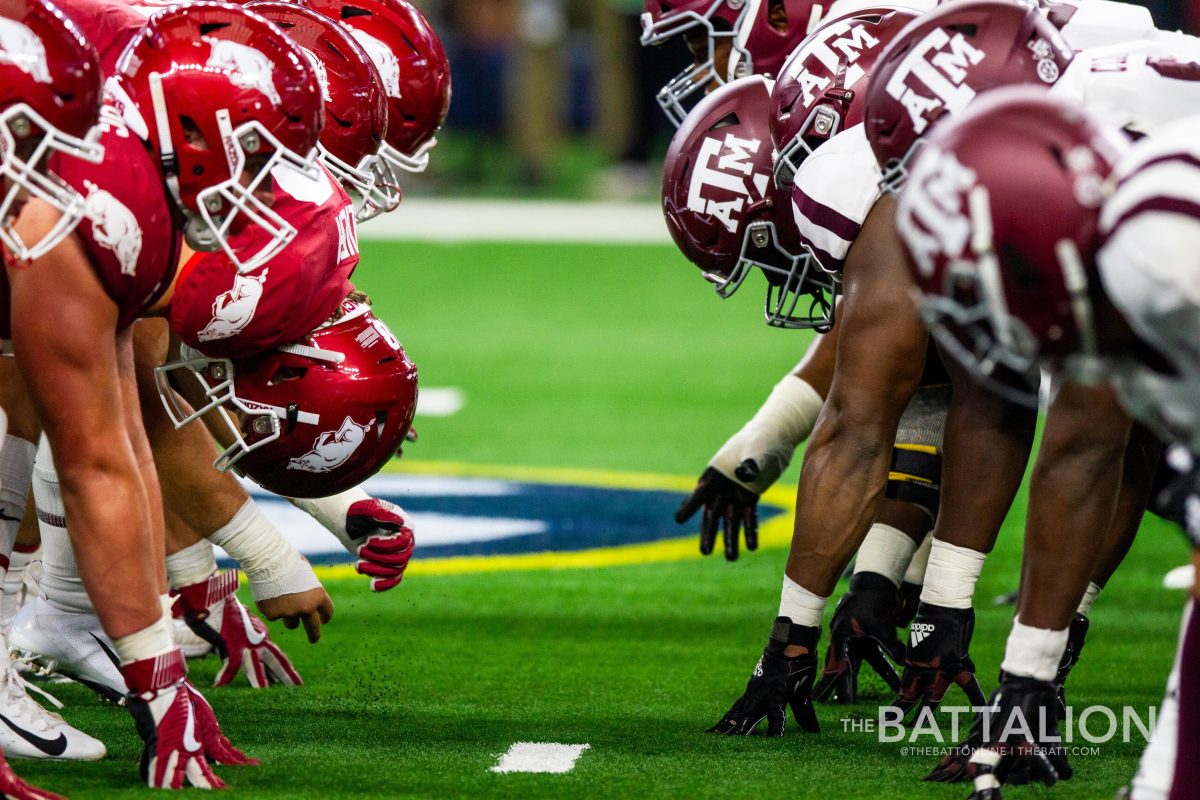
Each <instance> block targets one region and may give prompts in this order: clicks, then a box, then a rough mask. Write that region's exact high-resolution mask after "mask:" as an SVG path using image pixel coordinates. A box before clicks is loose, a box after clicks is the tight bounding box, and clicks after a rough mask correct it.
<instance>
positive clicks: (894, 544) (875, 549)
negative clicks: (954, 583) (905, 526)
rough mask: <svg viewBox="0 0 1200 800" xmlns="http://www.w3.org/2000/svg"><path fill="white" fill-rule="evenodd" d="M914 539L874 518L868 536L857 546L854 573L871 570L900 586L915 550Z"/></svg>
mask: <svg viewBox="0 0 1200 800" xmlns="http://www.w3.org/2000/svg"><path fill="white" fill-rule="evenodd" d="M916 549H917V543H916V542H914V541H913V540H912V539H911V538H909V536H908V534H907V533H905V532H904V531H902V530H900V529H899V528H893V527H892V526H891V525H884V524H883V523H882V522H876V523H875V524H874V525H872V526H871V530H869V531H867V538H866V539H864V540H863V543H862V546H861V547H859V548H858V558H857V559H856V560H855V562H854V574H855V575H857V574H858V573H860V572H874V573H876V574H878V575H882V576H883V577H885V578H887V579H888V580H889V581H891V582H892V583H894V584H895V585H896V587H897V588H899V587H900V580H901V579H902V578H903V577H904V572H905V570H907V569H908V562H909V561H910V560H912V556H913V553H914V552H916Z"/></svg>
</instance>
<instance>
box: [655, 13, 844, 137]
mask: <svg viewBox="0 0 1200 800" xmlns="http://www.w3.org/2000/svg"><path fill="white" fill-rule="evenodd" d="M825 5H828V4H827V3H820V2H813V0H777V2H771V0H645V11H644V12H643V13H642V45H657V44H662V43H663V42H666V41H668V40H669V39H673V38H675V37H676V36H684V35H688V34H690V33H693V32H696V31H698V32H702V33H703V35H704V37H705V44H704V46H705V47H706V48H707V56H706V57H705V59H704V61H702V62H701V63H699V64H694V65H692V66H689V67H687V68H686V69H684V70H683V71H682V72H680V73H679V74H678V75H676V76H675V77H674V78H672V79H671V80H670V81H669V82H668V83H667V85H666V86H664V87H663V88H662V90H661V91H659V93H658V104H659V106H661V107H662V110H663V112H664V113H666V115H667V118H668V119H670V120H671V123H672V124H673V125H675V127H679V126H680V125H682V124H683V118H684V117H686V116H687V108H686V107H685V103H687V102H688V101H689V100H690V99H691V98H692V97H693V96H694V95H701V94H703V92H704V91H705V90H706V89H707V88H708V87H710V86H712V85H714V84H715V85H718V86H719V85H722V84H725V83H728V82H729V81H732V80H734V79H736V78H742V77H745V76H747V75H766V76H767V77H773V76H774V75H776V74H777V73H778V72H779V68H780V67H781V66H782V65H783V62H784V59H786V58H787V56H788V53H790V52H792V49H793V48H794V47H795V46H796V45H798V44H799V43H800V42H801V40H803V39H804V37H805V35H806V34H807V33H808V32H809V31H811V30H812V29H813V28H814V27H815V26H816V25H817V23H818V22H819V21H820V19H821V11H822V7H823V6H825ZM773 8H777V9H779V10H781V11H782V12H783V14H784V16H785V17H786V20H781V19H778V18H776V19H775V20H772V18H771V12H772V9H773ZM721 39H728V40H729V43H730V52H729V63H728V66H727V67H725V68H724V69H719V68H718V65H717V61H716V50H717V42H718V41H719V40H721Z"/></svg>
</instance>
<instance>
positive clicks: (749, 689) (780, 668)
mask: <svg viewBox="0 0 1200 800" xmlns="http://www.w3.org/2000/svg"><path fill="white" fill-rule="evenodd" d="M789 629H790V630H791V631H792V632H793V635H791V636H789V635H788V634H787V633H786V631H788V630H789ZM777 633H779V635H777ZM819 633H820V630H819V629H818V628H801V627H800V626H796V625H792V624H791V622H790V620H788V619H787V618H786V617H779V618H777V619H776V620H775V627H774V629H773V631H772V636H771V639H770V640H769V642H768V643H767V647H766V649H764V650H763V654H762V656H761V657H760V658H759V659H758V663H757V664H755V665H754V671H753V672H752V673H751V674H750V680H749V681H747V682H746V691H745V692H744V693H743V694H742V696H741V697H739V698H738V699H737V702H735V703H734V704H733V706H732V707H731V708H730V709H729V711H727V712H726V713H725V716H723V717H721V720H720V721H719V722H718V723H717V724H716V725H713V726H712V727H711V728H709V729H708V732H709V733H719V734H723V735H726V736H749V735H750V734H752V733H753V732H754V729H755V728H756V727H758V724H759V723H760V722H762V721H763V720H764V719H765V720H766V721H767V735H768V736H783V731H784V728H785V727H786V724H787V708H788V707H789V706H790V707H791V709H792V716H794V717H795V719H796V724H797V725H799V726H800V727H801V729H803V730H805V731H808V732H809V733H816V732H817V731H819V730H820V729H821V725H820V723H819V722H818V721H817V712H816V711H815V710H814V709H813V704H812V688H813V681H814V680H815V678H816V676H817V654H816V643H817V636H818V635H819ZM797 634H798V635H797ZM800 637H802V638H800ZM789 642H792V643H801V642H802V643H803V644H805V645H806V646H807V647H809V652H807V653H805V654H803V655H800V656H795V657H789V656H786V655H784V652H785V651H786V650H787V648H788V643H789Z"/></svg>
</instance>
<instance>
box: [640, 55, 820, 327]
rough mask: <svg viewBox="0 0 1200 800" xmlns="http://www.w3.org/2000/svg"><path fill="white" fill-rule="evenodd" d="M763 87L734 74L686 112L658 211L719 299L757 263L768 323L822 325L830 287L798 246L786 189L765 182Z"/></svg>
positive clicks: (767, 151)
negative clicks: (763, 279)
mask: <svg viewBox="0 0 1200 800" xmlns="http://www.w3.org/2000/svg"><path fill="white" fill-rule="evenodd" d="M770 91H771V90H770V82H769V81H768V80H767V79H766V78H764V77H762V76H761V75H752V76H750V77H748V78H739V79H738V80H736V81H733V82H732V83H728V84H726V85H725V86H722V87H721V88H720V89H718V90H717V91H715V92H713V93H712V94H710V95H709V96H708V97H706V98H704V100H702V101H701V102H700V105H698V106H696V108H695V109H694V110H693V111H692V113H691V114H689V115H688V117H687V119H686V120H685V121H684V124H683V127H681V128H680V129H679V130H678V131H677V132H676V133H675V138H674V140H673V141H672V142H671V147H670V149H669V150H668V151H667V161H666V164H665V166H664V168H663V184H662V187H663V188H662V192H663V214H664V215H665V217H666V221H667V228H668V229H669V230H670V231H671V237H672V238H673V239H674V240H675V244H676V245H678V246H679V249H680V250H681V251H682V252H683V254H684V255H685V256H687V258H688V260H689V261H691V262H692V263H693V264H695V265H696V266H697V267H699V268H700V269H701V270H703V271H704V277H705V278H706V279H707V280H709V281H710V282H711V283H713V284H715V285H716V289H717V294H719V295H720V296H721V297H729V296H730V295H732V294H733V293H734V292H735V291H737V289H738V287H739V286H741V284H742V281H744V280H745V279H746V276H747V275H748V274H749V273H750V270H751V268H752V267H758V268H759V269H760V270H762V271H763V274H764V275H766V277H767V281H768V287H767V302H766V317H767V322H768V324H770V325H773V326H775V327H781V328H817V329H828V327H829V326H830V325H832V321H833V305H834V301H835V299H836V294H837V289H838V284H837V282H836V281H835V280H834V279H833V278H832V277H831V276H830V275H828V274H826V273H824V272H823V271H822V270H821V269H820V268H819V267H817V266H816V264H815V262H814V261H813V258H812V256H811V254H809V253H807V252H805V251H804V249H803V248H802V247H801V245H800V234H799V232H798V231H797V230H796V222H795V218H794V217H793V216H792V210H791V209H792V207H791V199H790V196H789V193H788V192H787V191H784V190H782V189H780V188H778V187H777V186H776V185H775V184H774V183H773V182H772V180H771V137H770V125H769V124H768V121H767V101H768V99H769V97H770ZM802 299H805V300H806V303H807V305H805V306H801V304H800V301H801V300H802ZM798 307H799V308H801V313H799V314H797V312H796V309H797V308H798Z"/></svg>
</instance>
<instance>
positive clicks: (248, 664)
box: [188, 597, 304, 689]
mask: <svg viewBox="0 0 1200 800" xmlns="http://www.w3.org/2000/svg"><path fill="white" fill-rule="evenodd" d="M221 617H222V619H221V628H220V632H219V633H218V632H217V631H216V630H215V629H214V628H213V627H212V626H211V625H209V624H208V623H207V622H199V623H196V624H195V625H192V624H191V621H190V620H189V623H188V624H189V626H190V627H191V628H192V630H194V631H196V632H197V633H198V634H200V636H202V637H203V638H206V639H207V638H208V637H207V636H205V635H204V634H203V633H201V632H200V630H197V628H198V627H199V626H204V627H207V628H208V630H209V631H211V632H212V633H213V634H215V635H216V636H217V639H216V641H214V642H212V644H213V646H214V647H215V648H216V649H217V653H219V654H220V656H221V662H222V663H221V669H220V671H219V672H217V677H216V678H214V679H213V686H225V685H227V684H229V683H231V682H232V681H233V679H234V678H235V677H237V674H238V672H239V671H241V672H245V673H246V680H247V681H249V683H250V685H251V686H252V687H254V688H255V689H265V688H266V687H268V686H270V685H271V684H273V683H277V684H282V685H284V686H299V685H300V684H302V683H304V681H303V680H301V678H300V673H298V672H296V669H295V668H294V667H293V666H292V662H291V661H290V660H289V659H288V657H287V655H286V654H285V653H284V652H283V651H282V650H280V649H279V647H278V645H276V644H275V643H274V642H272V641H271V636H270V634H269V633H267V626H266V625H263V623H262V620H260V619H259V618H258V617H256V616H254V615H253V614H251V613H250V611H249V610H248V609H247V608H246V607H245V606H244V605H242V603H241V601H239V600H238V599H237V598H236V597H230V598H229V599H228V600H226V601H225V608H224V610H223V611H222V613H221Z"/></svg>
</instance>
